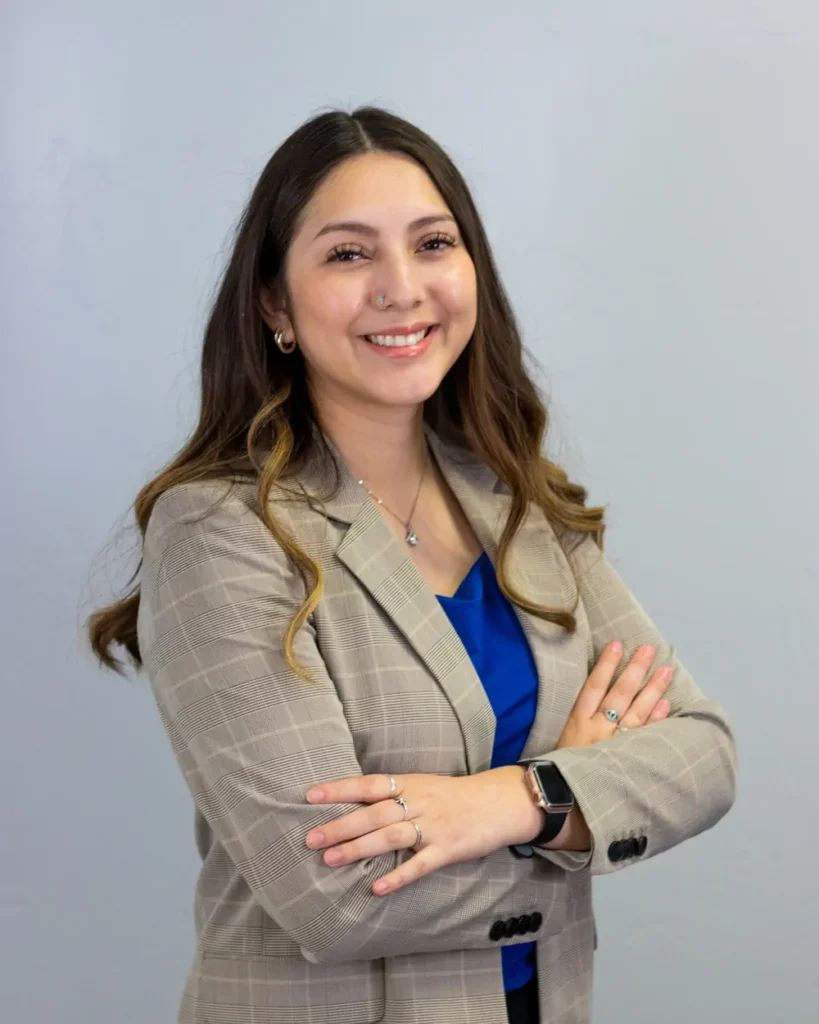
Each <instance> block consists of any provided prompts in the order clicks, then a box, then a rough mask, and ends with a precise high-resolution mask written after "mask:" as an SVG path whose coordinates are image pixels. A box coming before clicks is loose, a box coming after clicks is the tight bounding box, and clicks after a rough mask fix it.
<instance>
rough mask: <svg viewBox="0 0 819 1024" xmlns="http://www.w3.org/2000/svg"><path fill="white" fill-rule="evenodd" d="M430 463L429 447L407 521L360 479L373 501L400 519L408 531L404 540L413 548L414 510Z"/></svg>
mask: <svg viewBox="0 0 819 1024" xmlns="http://www.w3.org/2000/svg"><path fill="white" fill-rule="evenodd" d="M428 464H429V449H427V451H426V459H425V460H424V468H423V470H422V471H421V479H420V480H419V481H418V490H417V491H416V492H415V501H414V502H413V503H412V508H411V509H410V514H409V519H407V520H406V521H405V520H403V519H402V518H401V516H399V515H398V514H397V513H395V512H393V510H392V509H391V508H390V507H389V506H388V505H385V504H384V502H383V501H382V500H381V499H380V498H379V497H378V495H377V494H373V492H372V491H371V490H370V489H369V487H367V485H366V484H365V483H364V481H363V480H359V481H358V482H359V483H360V484H361V486H362V487H363V488H364V490H365V491H366V492H367V494H369V496H370V497H371V498H372V499H373V501H375V502H376V503H377V504H379V505H381V507H382V508H385V509H386V510H387V511H388V512H389V514H390V515H391V516H395V518H396V519H397V520H398V522H399V523H401V524H402V525H403V527H404V529H405V530H406V531H407V532H406V535H405V537H404V540H405V541H406V542H407V544H409V546H410V547H411V548H414V547H415V545H416V544H417V543H418V534H417V533H416V532H415V530H413V528H412V515H413V512H415V506H416V505H417V504H418V496H419V495H420V493H421V484H422V483H423V482H424V477H425V476H426V472H427V466H428Z"/></svg>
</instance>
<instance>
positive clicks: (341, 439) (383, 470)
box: [319, 402, 427, 498]
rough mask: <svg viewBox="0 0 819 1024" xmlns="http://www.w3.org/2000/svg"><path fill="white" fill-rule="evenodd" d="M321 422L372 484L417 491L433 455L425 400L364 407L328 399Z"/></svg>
mask: <svg viewBox="0 0 819 1024" xmlns="http://www.w3.org/2000/svg"><path fill="white" fill-rule="evenodd" d="M319 425H320V426H321V429H322V430H323V431H324V433H325V434H326V435H327V436H328V437H330V438H331V440H332V441H333V443H334V444H335V445H336V447H337V448H338V450H339V451H340V452H341V454H342V456H343V458H344V461H345V462H346V463H347V465H348V467H349V468H350V471H351V472H352V473H353V474H354V475H355V478H356V480H361V479H363V480H364V483H365V484H366V486H367V487H368V488H369V490H371V491H373V492H375V494H377V495H379V497H381V496H382V492H383V496H385V497H387V498H388V496H389V495H392V496H397V497H399V498H400V497H402V496H404V495H405V494H412V495H413V496H414V494H415V491H416V489H417V487H418V483H419V481H420V479H421V474H422V472H423V470H424V465H425V463H426V460H427V449H426V439H425V438H424V421H423V406H422V405H417V406H411V407H410V406H404V407H393V408H389V407H381V408H375V409H368V410H359V409H351V408H349V407H343V406H339V405H337V404H334V403H331V402H330V403H328V402H323V403H322V405H321V408H320V412H319Z"/></svg>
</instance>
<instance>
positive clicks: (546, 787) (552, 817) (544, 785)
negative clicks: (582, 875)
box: [520, 761, 574, 846]
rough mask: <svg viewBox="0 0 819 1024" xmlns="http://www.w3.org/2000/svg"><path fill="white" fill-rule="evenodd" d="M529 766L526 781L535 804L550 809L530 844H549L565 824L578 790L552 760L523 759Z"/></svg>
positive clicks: (523, 762) (544, 809)
mask: <svg viewBox="0 0 819 1024" xmlns="http://www.w3.org/2000/svg"><path fill="white" fill-rule="evenodd" d="M520 763H521V764H523V766H524V767H525V768H526V785H527V786H528V787H529V792H530V793H531V794H532V799H533V800H534V801H535V804H536V805H537V806H538V807H540V808H541V810H543V811H545V812H546V822H545V823H544V825H543V828H542V829H541V831H540V832H539V833H538V834H537V835H536V836H535V838H534V839H532V840H530V843H529V845H530V846H545V845H546V843H550V842H551V841H552V840H553V839H554V838H555V837H556V836H557V835H558V833H559V832H560V830H561V829H562V828H563V825H564V824H565V822H566V818H567V817H568V816H569V813H570V812H571V810H572V808H573V807H574V794H573V793H572V791H571V790H570V789H569V787H568V785H567V783H566V780H565V779H564V778H563V776H562V775H561V774H560V772H559V771H558V768H557V765H555V764H553V763H552V762H551V761H522V762H520Z"/></svg>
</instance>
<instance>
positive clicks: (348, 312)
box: [292, 275, 361, 331]
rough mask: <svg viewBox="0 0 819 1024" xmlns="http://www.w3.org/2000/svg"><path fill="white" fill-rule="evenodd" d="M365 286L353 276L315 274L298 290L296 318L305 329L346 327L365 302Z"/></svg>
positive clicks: (296, 295) (294, 302) (294, 293)
mask: <svg viewBox="0 0 819 1024" xmlns="http://www.w3.org/2000/svg"><path fill="white" fill-rule="evenodd" d="M360 293H361V286H360V285H359V284H358V283H357V282H356V281H355V280H353V275H350V277H349V278H347V279H345V278H343V277H342V278H340V279H339V278H335V279H334V278H333V277H331V276H329V275H328V276H327V277H325V278H318V277H317V278H315V279H314V280H311V281H308V282H304V283H303V286H302V287H301V288H299V289H298V290H296V291H294V292H293V293H292V294H293V304H294V306H295V310H296V320H297V322H298V323H299V325H300V326H301V327H303V328H305V329H307V328H312V329H316V328H319V329H321V330H323V331H326V330H338V329H339V328H340V329H342V330H344V329H345V328H346V326H347V325H348V324H349V323H351V322H352V321H353V320H354V319H355V317H356V314H357V311H358V309H359V307H360V304H361V294H360Z"/></svg>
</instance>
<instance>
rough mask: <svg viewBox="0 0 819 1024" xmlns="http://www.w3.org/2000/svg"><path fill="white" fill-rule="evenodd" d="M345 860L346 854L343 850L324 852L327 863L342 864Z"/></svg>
mask: <svg viewBox="0 0 819 1024" xmlns="http://www.w3.org/2000/svg"><path fill="white" fill-rule="evenodd" d="M343 860H344V854H343V853H342V852H341V850H328V851H327V853H325V854H324V862H325V864H330V865H331V866H332V865H334V864H340V863H341V862H342V861H343Z"/></svg>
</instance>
